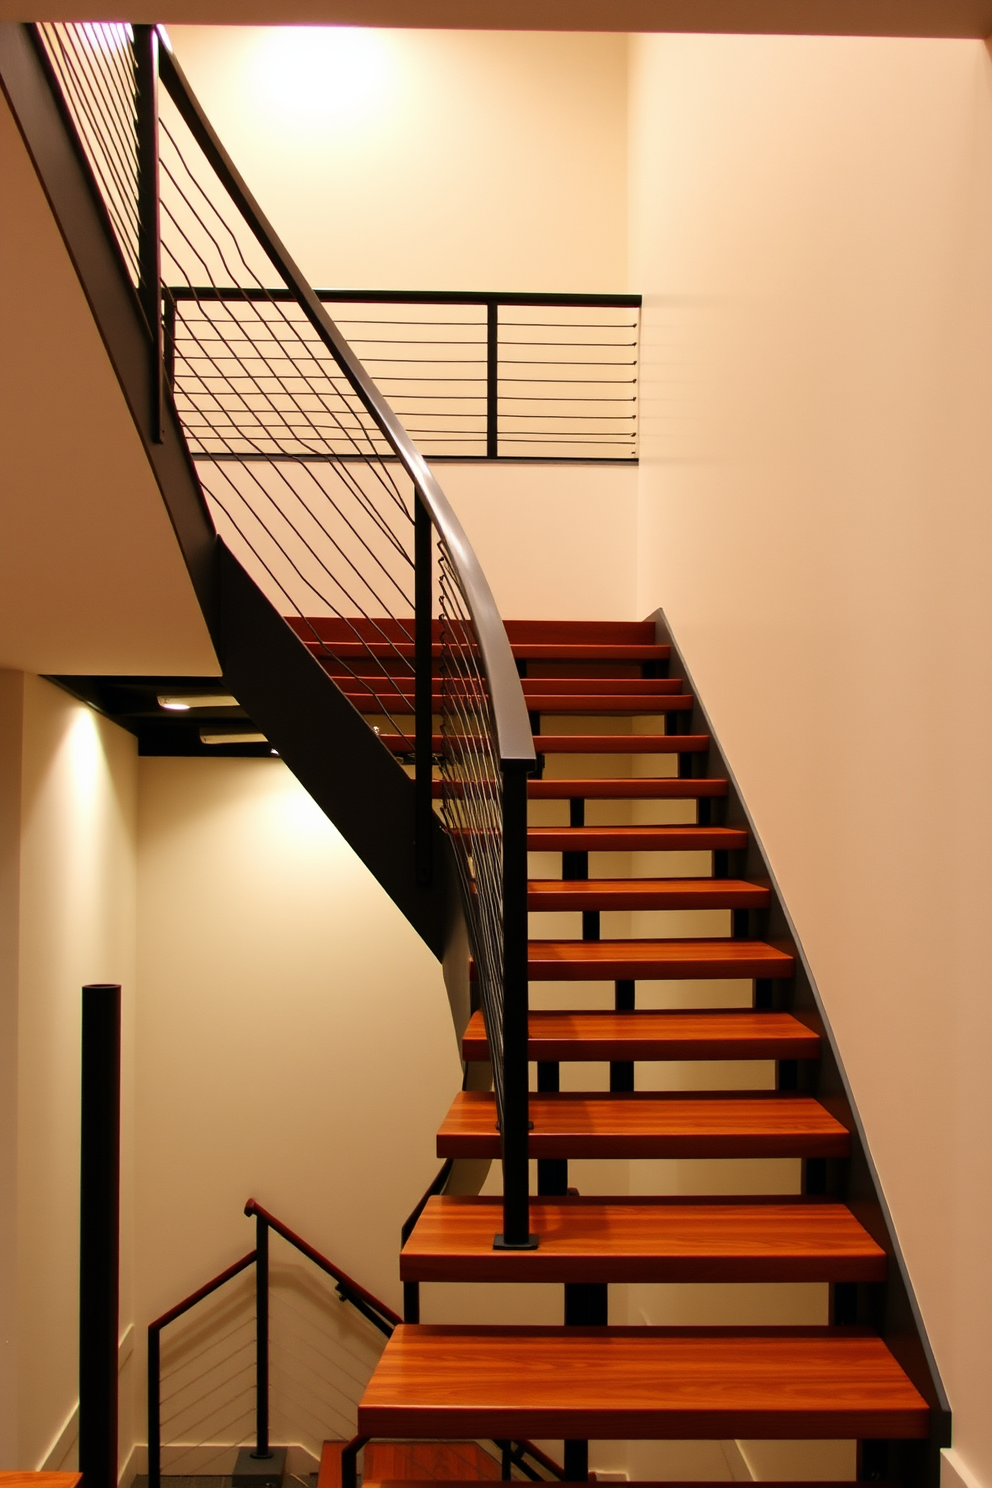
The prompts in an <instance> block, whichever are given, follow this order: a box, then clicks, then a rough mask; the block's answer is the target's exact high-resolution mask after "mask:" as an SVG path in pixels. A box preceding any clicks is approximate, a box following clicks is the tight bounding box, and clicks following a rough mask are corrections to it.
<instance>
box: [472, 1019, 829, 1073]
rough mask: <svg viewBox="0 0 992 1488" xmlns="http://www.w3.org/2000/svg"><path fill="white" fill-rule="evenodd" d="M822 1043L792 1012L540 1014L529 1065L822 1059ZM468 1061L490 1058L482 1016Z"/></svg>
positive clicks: (533, 1024)
mask: <svg viewBox="0 0 992 1488" xmlns="http://www.w3.org/2000/svg"><path fill="white" fill-rule="evenodd" d="M819 1053H820V1039H819V1036H818V1035H817V1034H816V1033H815V1032H814V1031H813V1029H811V1028H807V1027H806V1025H805V1024H804V1023H800V1021H799V1019H798V1018H795V1017H793V1015H792V1014H791V1013H780V1012H771V1011H769V1012H753V1011H751V1010H750V1009H740V1010H738V1009H733V1010H731V1011H724V1010H716V1011H705V1012H697V1011H693V1012H683V1011H678V1012H667V1011H663V1012H657V1011H653V1010H652V1011H645V1012H624V1013H614V1012H560V1013H559V1012H535V1011H533V1010H532V1011H531V1013H530V1015H529V1036H528V1045H527V1055H528V1058H529V1059H534V1060H544V1061H547V1062H549V1063H555V1062H558V1061H560V1060H566V1061H567V1060H591V1059H596V1060H605V1059H610V1060H631V1059H634V1060H638V1059H816V1058H817V1057H818V1056H819ZM462 1057H463V1058H464V1059H466V1060H469V1061H471V1060H485V1059H488V1058H489V1044H488V1041H487V1039H486V1029H485V1025H484V1023H483V1021H482V1013H481V1012H475V1013H473V1014H472V1017H471V1019H470V1020H469V1024H468V1028H467V1029H466V1030H465V1036H464V1038H463V1039H462Z"/></svg>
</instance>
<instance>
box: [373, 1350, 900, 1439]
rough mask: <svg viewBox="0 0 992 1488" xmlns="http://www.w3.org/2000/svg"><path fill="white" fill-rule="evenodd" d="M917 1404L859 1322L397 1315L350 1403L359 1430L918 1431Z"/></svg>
mask: <svg viewBox="0 0 992 1488" xmlns="http://www.w3.org/2000/svg"><path fill="white" fill-rule="evenodd" d="M928 1427H929V1410H928V1408H927V1405H926V1402H925V1401H924V1399H923V1398H922V1396H921V1395H920V1394H919V1392H918V1391H917V1390H916V1388H915V1387H914V1386H913V1384H912V1383H911V1382H910V1380H909V1378H908V1377H907V1376H906V1374H905V1373H904V1372H903V1370H902V1369H901V1368H900V1367H899V1365H898V1364H897V1363H896V1361H895V1359H894V1358H893V1357H892V1355H891V1354H890V1353H889V1351H888V1349H887V1348H886V1347H885V1345H884V1344H883V1343H882V1341H881V1340H880V1339H879V1338H878V1337H876V1336H875V1335H874V1334H873V1333H870V1332H869V1331H867V1330H866V1329H861V1328H781V1329H770V1328H769V1329H761V1328H749V1329H745V1328H719V1329H717V1328H714V1329H701V1328H649V1327H640V1328H541V1327H503V1328H500V1327H484V1328H483V1327H453V1326H444V1325H438V1324H411V1323H406V1324H403V1325H402V1326H400V1327H398V1328H397V1329H396V1331H395V1332H394V1334H393V1336H392V1337H391V1338H390V1340H389V1342H388V1343H387V1344H386V1348H385V1351H384V1353H383V1355H382V1358H381V1359H380V1361H379V1363H378V1365H377V1366H376V1370H375V1373H374V1374H373V1376H372V1379H371V1381H370V1382H369V1385H368V1387H367V1389H366V1391H365V1394H364V1395H363V1397H362V1399H361V1402H360V1403H359V1406H358V1432H359V1434H360V1435H361V1436H468V1435H471V1436H479V1437H502V1436H511V1437H512V1436H531V1437H538V1438H544V1437H550V1438H553V1439H561V1438H565V1439H566V1440H568V1439H575V1438H579V1439H582V1438H595V1439H596V1440H609V1439H632V1440H636V1439H645V1438H647V1439H678V1438H682V1439H690V1440H698V1439H700V1438H717V1439H722V1440H727V1439H729V1438H731V1437H751V1438H797V1437H813V1438H831V1437H833V1438H837V1437H841V1438H843V1437H856V1438H860V1439H863V1438H875V1439H878V1438H889V1439H891V1438H902V1437H910V1438H922V1437H925V1436H926V1435H927V1432H928Z"/></svg>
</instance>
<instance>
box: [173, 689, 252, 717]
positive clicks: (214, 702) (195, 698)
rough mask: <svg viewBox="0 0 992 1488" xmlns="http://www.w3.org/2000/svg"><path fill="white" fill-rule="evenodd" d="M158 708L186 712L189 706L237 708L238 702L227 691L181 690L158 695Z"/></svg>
mask: <svg viewBox="0 0 992 1488" xmlns="http://www.w3.org/2000/svg"><path fill="white" fill-rule="evenodd" d="M158 705H159V707H160V708H167V709H168V710H169V712H170V713H188V712H189V710H190V708H238V707H240V706H241V705H240V703H239V702H238V700H237V698H235V697H232V696H231V694H230V693H229V692H211V693H206V692H182V693H176V694H169V695H166V694H164V693H160V694H159V697H158Z"/></svg>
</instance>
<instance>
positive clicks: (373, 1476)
mask: <svg viewBox="0 0 992 1488" xmlns="http://www.w3.org/2000/svg"><path fill="white" fill-rule="evenodd" d="M494 1450H495V1448H494ZM499 1477H500V1462H499V1459H498V1458H497V1457H494V1456H493V1455H492V1453H491V1452H487V1451H486V1450H485V1448H484V1447H481V1446H480V1445H479V1443H478V1442H474V1441H458V1442H451V1441H449V1442H441V1441H409V1442H369V1444H368V1446H367V1447H366V1448H365V1461H364V1464H363V1468H362V1488H370V1485H371V1484H373V1483H381V1482H384V1481H385V1482H398V1483H403V1484H405V1485H407V1488H409V1484H410V1483H422V1482H425V1481H428V1482H436V1481H438V1480H440V1481H442V1482H445V1483H448V1482H451V1481H455V1480H462V1481H464V1482H470V1483H475V1484H478V1483H482V1482H499Z"/></svg>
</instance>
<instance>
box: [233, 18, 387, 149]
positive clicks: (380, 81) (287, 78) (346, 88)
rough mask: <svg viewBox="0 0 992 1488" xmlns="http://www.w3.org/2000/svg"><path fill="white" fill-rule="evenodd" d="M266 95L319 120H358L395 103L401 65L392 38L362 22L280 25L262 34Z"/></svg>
mask: <svg viewBox="0 0 992 1488" xmlns="http://www.w3.org/2000/svg"><path fill="white" fill-rule="evenodd" d="M255 72H256V83H257V87H258V93H259V97H260V99H262V100H263V101H264V102H266V103H268V104H269V106H270V107H273V108H275V109H277V110H279V112H280V113H284V114H286V115H290V116H292V117H295V118H297V119H300V120H304V121H306V122H309V123H313V124H330V123H344V122H345V121H347V122H348V123H350V124H352V125H354V124H355V123H359V122H362V121H363V120H368V119H370V118H373V117H375V116H376V115H377V114H379V113H380V112H381V111H382V110H383V109H384V108H385V107H386V105H387V104H388V103H389V102H390V100H391V98H392V96H393V92H394V88H395V83H396V77H395V74H396V67H395V62H394V57H393V53H392V50H391V44H390V40H389V37H388V36H387V35H386V34H384V33H383V32H381V31H370V30H365V29H363V28H361V27H357V26H276V27H272V28H271V29H269V30H267V31H265V32H263V33H261V34H260V35H259V36H258V41H257V51H256V55H255Z"/></svg>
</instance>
